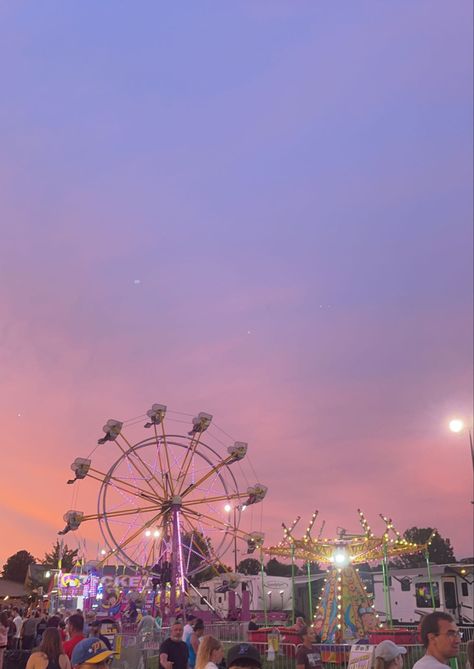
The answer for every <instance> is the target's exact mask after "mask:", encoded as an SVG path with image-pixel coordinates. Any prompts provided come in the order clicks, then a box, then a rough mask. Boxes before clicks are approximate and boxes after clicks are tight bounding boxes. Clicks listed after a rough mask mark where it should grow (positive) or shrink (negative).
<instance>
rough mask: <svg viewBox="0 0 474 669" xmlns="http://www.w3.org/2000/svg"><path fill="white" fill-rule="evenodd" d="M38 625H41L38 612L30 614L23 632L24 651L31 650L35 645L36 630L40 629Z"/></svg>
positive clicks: (24, 624) (22, 645)
mask: <svg viewBox="0 0 474 669" xmlns="http://www.w3.org/2000/svg"><path fill="white" fill-rule="evenodd" d="M38 623H39V613H38V612H36V613H35V614H33V613H30V615H29V616H28V618H27V619H26V620H25V621H24V623H23V627H22V631H21V634H22V637H23V642H22V644H21V647H22V648H23V650H31V649H32V648H33V646H34V645H35V640H36V629H37V627H38Z"/></svg>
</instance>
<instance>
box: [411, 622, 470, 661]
mask: <svg viewBox="0 0 474 669" xmlns="http://www.w3.org/2000/svg"><path fill="white" fill-rule="evenodd" d="M420 634H421V640H422V642H423V645H424V647H425V648H426V653H425V654H424V655H423V657H422V658H421V659H420V660H418V662H415V664H414V665H413V669H445V668H446V665H447V664H449V660H450V659H451V658H453V657H457V656H458V655H459V649H460V647H461V636H462V634H461V633H460V632H459V630H458V628H457V625H456V623H455V622H454V618H453V617H452V616H451V615H449V613H444V612H443V611H434V612H433V613H429V614H428V615H427V616H426V617H425V618H424V619H423V621H422V623H421V628H420Z"/></svg>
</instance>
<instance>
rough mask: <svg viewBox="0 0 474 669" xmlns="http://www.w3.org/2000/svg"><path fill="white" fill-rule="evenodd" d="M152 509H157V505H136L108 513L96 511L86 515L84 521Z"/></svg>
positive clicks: (128, 514)
mask: <svg viewBox="0 0 474 669" xmlns="http://www.w3.org/2000/svg"><path fill="white" fill-rule="evenodd" d="M150 511H156V506H143V507H141V508H140V507H138V508H137V507H135V508H134V509H120V510H117V511H108V512H107V513H94V514H92V515H90V516H84V518H83V519H82V521H83V522H84V521H86V520H100V519H101V518H105V517H107V518H116V517H120V516H131V515H134V514H137V513H148V512H150Z"/></svg>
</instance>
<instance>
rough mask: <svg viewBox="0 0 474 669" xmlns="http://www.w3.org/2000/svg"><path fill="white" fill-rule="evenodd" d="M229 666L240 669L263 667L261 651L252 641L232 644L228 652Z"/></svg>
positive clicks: (230, 668) (258, 668) (259, 668)
mask: <svg viewBox="0 0 474 669" xmlns="http://www.w3.org/2000/svg"><path fill="white" fill-rule="evenodd" d="M227 667H228V669H232V667H239V668H240V669H261V667H262V660H261V659H260V653H259V652H258V650H257V649H256V648H255V646H253V645H252V644H251V643H238V644H237V645H235V646H232V647H231V648H230V649H229V652H228V653H227Z"/></svg>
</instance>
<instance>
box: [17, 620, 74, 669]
mask: <svg viewBox="0 0 474 669" xmlns="http://www.w3.org/2000/svg"><path fill="white" fill-rule="evenodd" d="M26 669H71V663H70V661H69V658H68V656H67V655H66V654H65V653H64V649H63V645H62V642H61V637H60V635H59V630H58V629H57V627H48V628H47V629H45V631H44V633H43V638H42V640H41V644H40V647H39V648H38V650H36V651H34V652H33V653H32V654H31V655H30V657H29V658H28V662H27V664H26Z"/></svg>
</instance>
